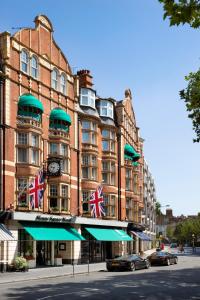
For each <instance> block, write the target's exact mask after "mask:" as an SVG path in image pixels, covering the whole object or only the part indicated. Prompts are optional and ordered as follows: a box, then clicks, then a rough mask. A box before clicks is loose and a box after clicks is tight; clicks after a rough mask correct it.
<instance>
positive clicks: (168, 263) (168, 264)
mask: <svg viewBox="0 0 200 300" xmlns="http://www.w3.org/2000/svg"><path fill="white" fill-rule="evenodd" d="M167 266H170V259H169V258H168V259H167Z"/></svg>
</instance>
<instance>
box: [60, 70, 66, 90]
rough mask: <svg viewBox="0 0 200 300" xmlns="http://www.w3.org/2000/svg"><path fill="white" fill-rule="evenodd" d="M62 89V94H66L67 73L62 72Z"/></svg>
mask: <svg viewBox="0 0 200 300" xmlns="http://www.w3.org/2000/svg"><path fill="white" fill-rule="evenodd" d="M60 91H61V93H62V94H64V95H66V92H67V91H66V76H65V74H62V75H61V76H60Z"/></svg>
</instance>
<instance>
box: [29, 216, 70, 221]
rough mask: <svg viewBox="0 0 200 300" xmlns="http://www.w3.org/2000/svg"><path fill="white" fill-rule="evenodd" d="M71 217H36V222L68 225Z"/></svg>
mask: <svg viewBox="0 0 200 300" xmlns="http://www.w3.org/2000/svg"><path fill="white" fill-rule="evenodd" d="M71 219H72V218H71V217H60V218H59V217H54V216H36V218H35V221H40V222H53V223H68V222H69V221H71Z"/></svg>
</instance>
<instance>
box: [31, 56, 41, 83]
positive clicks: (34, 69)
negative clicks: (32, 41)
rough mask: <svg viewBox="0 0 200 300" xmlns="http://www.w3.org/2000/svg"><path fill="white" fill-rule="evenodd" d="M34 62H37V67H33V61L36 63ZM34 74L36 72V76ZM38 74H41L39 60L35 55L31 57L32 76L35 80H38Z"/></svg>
mask: <svg viewBox="0 0 200 300" xmlns="http://www.w3.org/2000/svg"><path fill="white" fill-rule="evenodd" d="M34 60H35V62H36V64H35V65H33V61H34ZM34 72H35V74H34ZM38 74H39V72H38V58H37V56H36V55H33V56H32V57H31V76H32V77H33V78H35V79H37V78H38Z"/></svg>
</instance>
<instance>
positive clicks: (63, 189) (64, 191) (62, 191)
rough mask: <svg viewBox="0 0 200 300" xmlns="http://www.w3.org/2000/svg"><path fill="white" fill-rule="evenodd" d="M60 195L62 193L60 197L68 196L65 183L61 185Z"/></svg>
mask: <svg viewBox="0 0 200 300" xmlns="http://www.w3.org/2000/svg"><path fill="white" fill-rule="evenodd" d="M61 195H62V197H68V186H67V185H62V186H61Z"/></svg>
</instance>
